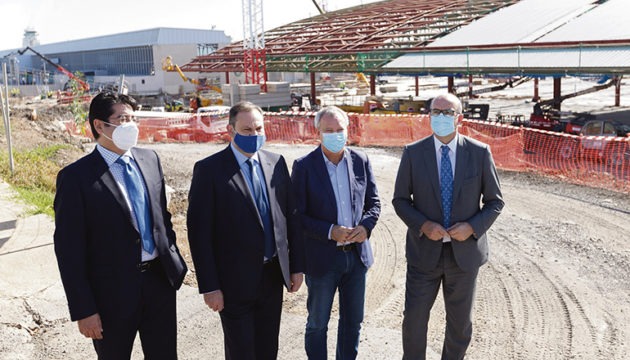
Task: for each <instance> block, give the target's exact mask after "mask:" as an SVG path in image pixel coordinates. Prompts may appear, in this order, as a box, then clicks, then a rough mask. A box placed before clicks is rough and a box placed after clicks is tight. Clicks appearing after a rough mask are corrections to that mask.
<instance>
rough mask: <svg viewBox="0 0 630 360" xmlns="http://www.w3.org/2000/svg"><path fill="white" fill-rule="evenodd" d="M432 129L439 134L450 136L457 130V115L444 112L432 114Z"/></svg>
mask: <svg viewBox="0 0 630 360" xmlns="http://www.w3.org/2000/svg"><path fill="white" fill-rule="evenodd" d="M431 129H433V132H434V133H435V135H437V136H448V135H451V134H452V133H454V132H455V117H454V116H447V115H444V114H440V115H431Z"/></svg>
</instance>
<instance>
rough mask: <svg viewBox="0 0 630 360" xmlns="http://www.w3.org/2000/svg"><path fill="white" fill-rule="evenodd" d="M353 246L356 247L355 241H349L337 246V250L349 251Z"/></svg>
mask: <svg viewBox="0 0 630 360" xmlns="http://www.w3.org/2000/svg"><path fill="white" fill-rule="evenodd" d="M355 247H357V243H350V244H345V245H339V246H337V250H340V251H344V252H345V251H350V250H352V249H354V248H355Z"/></svg>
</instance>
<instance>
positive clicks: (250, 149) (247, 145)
mask: <svg viewBox="0 0 630 360" xmlns="http://www.w3.org/2000/svg"><path fill="white" fill-rule="evenodd" d="M265 140H267V138H266V137H265V135H252V136H243V135H241V134H239V133H236V135H234V143H235V144H236V145H237V146H238V147H239V148H241V150H243V151H245V152H246V153H248V154H253V153H255V152H256V151H258V150H259V149H260V148H261V147H262V146H263V144H264V143H265Z"/></svg>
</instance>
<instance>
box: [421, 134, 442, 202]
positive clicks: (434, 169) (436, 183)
mask: <svg viewBox="0 0 630 360" xmlns="http://www.w3.org/2000/svg"><path fill="white" fill-rule="evenodd" d="M423 153H424V163H425V167H426V169H427V174H429V177H430V180H431V185H432V187H433V194H434V195H435V198H436V199H438V203H439V204H440V212H442V194H441V192H440V179H439V176H440V175H439V170H438V164H437V160H436V154H435V137H434V136H431V137H430V138H429V139H427V141H425V142H424V151H423Z"/></svg>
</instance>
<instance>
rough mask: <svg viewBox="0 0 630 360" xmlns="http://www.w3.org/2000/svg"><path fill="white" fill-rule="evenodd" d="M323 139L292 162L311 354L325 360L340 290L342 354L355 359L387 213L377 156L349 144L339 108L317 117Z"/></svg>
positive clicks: (307, 341)
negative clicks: (369, 275) (374, 162)
mask: <svg viewBox="0 0 630 360" xmlns="http://www.w3.org/2000/svg"><path fill="white" fill-rule="evenodd" d="M315 127H316V128H317V130H318V131H319V134H320V140H321V142H322V145H321V146H319V147H317V148H316V149H315V150H314V151H312V152H311V153H310V154H308V155H306V156H304V157H302V158H300V159H298V160H296V161H295V163H294V165H293V173H292V175H291V176H292V179H293V186H294V188H295V192H296V194H297V195H296V200H297V204H298V212H299V214H300V218H301V220H302V226H303V228H304V246H305V254H306V284H307V286H308V300H307V304H306V306H307V308H308V320H307V323H306V333H305V348H306V353H307V355H308V358H309V359H322V360H326V359H327V358H328V357H327V354H326V350H327V345H326V338H327V330H328V321H329V319H330V311H331V308H332V303H333V298H334V297H335V293H336V292H337V290H339V328H338V331H337V359H355V358H356V357H357V353H358V349H359V332H360V330H361V323H362V322H363V307H364V306H363V305H364V302H365V274H366V272H367V269H368V268H369V267H370V266H371V265H372V263H373V262H374V257H373V256H372V248H371V246H370V241H369V237H370V234H371V232H372V229H374V226H375V225H376V221H377V220H378V217H379V215H380V212H381V202H380V200H379V197H378V192H377V190H376V182H375V180H374V174H373V173H372V167H371V166H370V161H369V160H368V158H367V155H365V154H364V153H363V152H360V151H357V150H352V149H347V148H346V147H345V145H346V141H347V138H348V115H346V113H345V112H343V111H342V110H341V109H339V108H336V107H334V106H331V107H326V108H323V109H322V110H320V111H319V112H318V113H317V114H316V115H315Z"/></svg>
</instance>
